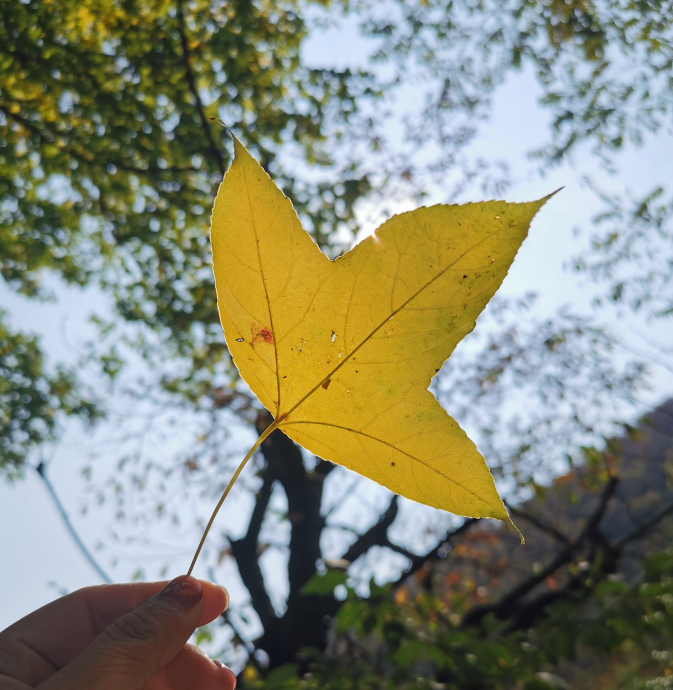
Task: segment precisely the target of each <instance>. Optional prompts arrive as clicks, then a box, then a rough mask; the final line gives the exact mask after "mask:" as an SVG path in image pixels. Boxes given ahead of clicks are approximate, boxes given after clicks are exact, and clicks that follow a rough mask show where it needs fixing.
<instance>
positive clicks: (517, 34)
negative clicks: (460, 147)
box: [366, 0, 673, 165]
mask: <svg viewBox="0 0 673 690" xmlns="http://www.w3.org/2000/svg"><path fill="white" fill-rule="evenodd" d="M395 6H396V7H397V8H398V12H397V13H395V12H393V11H391V9H390V6H388V5H386V6H385V9H383V7H379V6H378V5H377V3H371V4H370V5H369V6H368V12H367V23H366V29H367V31H368V32H369V33H370V34H371V35H374V36H377V37H378V38H380V39H381V40H382V45H381V47H380V50H379V54H378V57H379V59H382V60H383V59H388V60H392V61H395V62H398V63H399V64H400V65H401V66H402V68H403V69H414V70H420V71H421V72H423V73H425V74H429V75H431V76H432V77H435V78H437V80H438V82H439V87H438V88H436V89H433V93H432V95H431V98H430V102H429V105H428V107H427V108H426V109H425V111H424V112H423V116H422V118H420V119H419V121H418V123H417V127H416V128H415V130H414V131H415V134H416V138H417V140H418V142H419V143H420V142H423V141H427V139H428V136H434V137H436V138H437V139H438V140H442V139H445V138H453V139H455V140H460V139H461V138H465V137H466V136H469V132H470V130H471V129H472V127H473V124H472V122H471V120H470V118H469V117H465V113H483V112H484V111H485V109H486V108H487V107H488V105H489V101H490V96H491V94H492V93H493V91H494V89H495V88H496V87H497V86H499V85H500V84H501V83H502V82H503V80H504V78H505V76H506V74H507V73H508V72H509V71H511V70H512V69H518V68H521V67H523V66H529V67H532V69H533V70H534V71H535V73H536V75H537V77H538V80H539V82H540V85H541V87H542V96H541V101H542V104H543V105H544V106H545V107H546V108H548V109H549V111H550V113H551V115H552V133H553V140H552V142H550V143H549V144H548V145H545V146H543V147H542V149H541V150H540V151H539V152H538V153H539V155H540V157H541V159H542V160H543V161H544V164H545V165H549V164H554V163H556V162H558V161H560V160H562V159H563V158H564V157H565V156H566V155H567V154H568V153H569V152H570V151H571V150H573V149H574V148H575V147H576V146H577V145H578V144H580V143H581V142H589V143H590V144H592V145H593V146H594V147H595V149H596V150H597V151H598V152H600V154H601V155H607V154H609V153H610V152H611V151H614V150H618V149H621V148H622V146H623V145H624V144H625V142H627V141H631V142H636V143H640V142H641V141H642V137H643V132H644V131H646V130H652V131H656V130H657V129H659V128H661V127H664V126H666V123H667V122H670V117H671V104H672V103H673V100H672V99H671V95H672V91H673V83H672V82H671V80H670V77H669V76H668V75H670V71H671V68H672V66H673V50H672V46H673V23H672V22H671V16H672V14H673V7H672V5H671V2H670V0H656V1H654V2H647V1H644V0H608V1H606V2H596V1H594V0H507V1H505V2H503V1H501V0H482V1H480V2H473V1H472V0H426V1H424V2H417V1H416V0H398V1H397V2H396V3H395ZM475 56H478V57H477V59H475Z"/></svg>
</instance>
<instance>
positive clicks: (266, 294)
mask: <svg viewBox="0 0 673 690" xmlns="http://www.w3.org/2000/svg"><path fill="white" fill-rule="evenodd" d="M241 172H242V173H243V182H244V183H245V184H244V187H245V196H246V198H247V200H248V208H249V209H250V222H251V223H252V230H253V232H254V233H255V249H256V250H257V261H258V262H259V273H260V275H261V277H262V286H263V287H264V298H265V299H266V308H267V311H268V312H269V325H270V326H271V334H272V336H273V355H274V358H275V360H276V398H277V400H276V415H278V412H279V410H280V371H279V368H278V346H277V344H276V329H275V328H274V326H273V313H272V311H271V301H270V300H269V291H268V289H267V287H266V278H265V276H264V266H263V264H262V255H261V254H260V252H259V237H258V235H257V225H256V224H255V215H254V213H253V210H252V201H251V200H250V190H249V189H248V177H247V175H246V174H245V166H244V165H243V163H241ZM276 212H278V208H277V207H276Z"/></svg>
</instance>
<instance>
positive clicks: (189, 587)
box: [157, 575, 203, 613]
mask: <svg viewBox="0 0 673 690" xmlns="http://www.w3.org/2000/svg"><path fill="white" fill-rule="evenodd" d="M157 596H158V597H159V598H160V599H164V600H168V601H170V602H171V604H173V605H176V606H177V607H178V608H179V609H180V610H181V611H182V612H183V613H186V612H187V611H189V610H190V609H192V608H194V607H195V606H196V605H197V604H198V603H199V602H200V601H201V599H202V598H203V588H202V587H201V583H200V582H199V581H198V580H195V579H194V578H193V577H190V576H189V575H180V576H179V577H176V578H175V580H171V581H170V582H169V583H168V584H167V585H166V586H165V587H164V588H163V589H162V590H161V591H160V592H159V594H157Z"/></svg>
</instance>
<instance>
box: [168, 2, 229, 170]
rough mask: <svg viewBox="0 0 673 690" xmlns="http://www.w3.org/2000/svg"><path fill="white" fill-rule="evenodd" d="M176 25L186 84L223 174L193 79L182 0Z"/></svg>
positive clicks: (221, 161) (217, 150) (210, 147)
mask: <svg viewBox="0 0 673 690" xmlns="http://www.w3.org/2000/svg"><path fill="white" fill-rule="evenodd" d="M178 27H179V32H180V45H181V46H182V61H183V63H184V66H185V76H186V77H187V85H188V86H189V91H190V92H191V94H192V98H194V106H195V108H196V111H197V113H198V114H199V118H200V119H201V125H202V127H203V133H204V134H205V135H206V139H208V145H209V149H210V153H211V154H212V156H213V158H215V162H216V163H217V166H218V168H219V169H220V172H221V173H222V175H224V161H223V160H222V154H221V152H220V149H219V148H218V147H217V144H216V143H215V139H214V138H213V133H212V131H211V129H210V123H209V122H208V118H207V117H206V113H205V111H204V108H203V102H202V101H201V97H200V96H199V90H198V89H197V87H196V81H195V80H194V73H193V72H192V65H191V61H190V56H189V42H188V41H187V33H186V32H185V10H184V7H183V3H182V0H178Z"/></svg>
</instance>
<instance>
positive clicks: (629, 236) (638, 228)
mask: <svg viewBox="0 0 673 690" xmlns="http://www.w3.org/2000/svg"><path fill="white" fill-rule="evenodd" d="M600 197H601V199H602V201H603V204H604V209H603V211H602V212H601V214H600V215H598V216H597V217H596V218H595V219H594V223H595V225H596V227H597V228H600V229H601V230H602V231H601V232H600V233H598V232H596V233H595V234H594V235H593V237H592V239H591V250H590V251H589V252H586V253H584V254H582V255H580V256H577V257H575V260H574V268H575V270H576V271H579V272H582V273H586V274H588V275H589V276H590V277H591V278H593V279H594V280H596V281H600V282H602V283H607V285H608V292H607V294H606V298H607V300H609V301H612V302H614V303H616V304H626V305H627V306H628V307H630V308H631V309H632V310H633V311H641V312H643V313H645V314H646V315H647V316H648V317H650V318H665V317H671V316H672V315H673V278H672V276H673V249H672V248H673V199H666V198H665V192H664V190H663V189H662V188H658V189H655V190H653V191H652V192H651V193H649V194H648V195H647V196H645V197H644V198H642V199H637V200H628V199H624V198H623V197H622V196H618V195H612V194H606V193H604V192H602V193H600Z"/></svg>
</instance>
